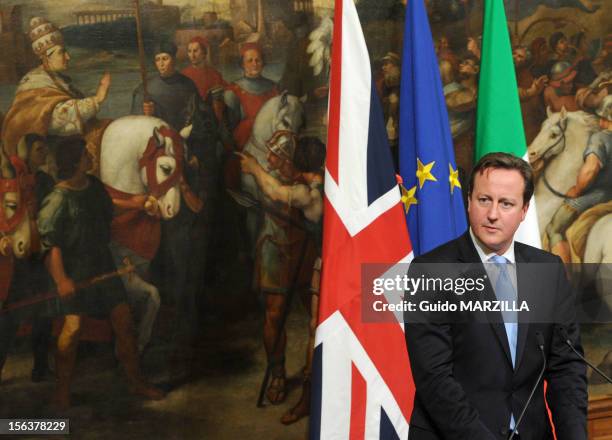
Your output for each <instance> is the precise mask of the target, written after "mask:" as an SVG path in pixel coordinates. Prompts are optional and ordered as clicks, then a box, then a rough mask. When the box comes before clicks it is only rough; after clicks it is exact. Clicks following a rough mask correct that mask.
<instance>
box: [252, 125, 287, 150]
mask: <svg viewBox="0 0 612 440" xmlns="http://www.w3.org/2000/svg"><path fill="white" fill-rule="evenodd" d="M283 135H285V136H288V137H289V138H291V141H292V142H293V143H294V144H297V138H298V135H297V133H296V132H294V131H293V130H287V129H278V130H276V131H275V132H274V133H272V134H271V135H270V137H269V138H268V139H267V140H266V141H265V142H264V143H263V144H262V143H261V142H259V141H258V140H257V139H255V136H253V134H251V137H250V138H249V143H251V144H252V145H253V146H254V147H255V148H257V149H258V150H259V151H261V152H264V153H269V152H270V146H271V145H272V144H273V143H274V142H275V141H276V140H278V138H279V137H281V136H283Z"/></svg>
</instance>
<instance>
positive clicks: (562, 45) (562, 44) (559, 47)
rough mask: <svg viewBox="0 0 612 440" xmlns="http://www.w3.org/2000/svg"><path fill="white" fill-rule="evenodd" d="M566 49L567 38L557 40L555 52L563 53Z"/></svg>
mask: <svg viewBox="0 0 612 440" xmlns="http://www.w3.org/2000/svg"><path fill="white" fill-rule="evenodd" d="M567 49H568V44H567V39H565V38H561V39H560V40H559V41H557V45H556V46H555V52H556V53H558V54H561V55H562V54H565V52H567Z"/></svg>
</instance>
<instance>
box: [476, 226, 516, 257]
mask: <svg viewBox="0 0 612 440" xmlns="http://www.w3.org/2000/svg"><path fill="white" fill-rule="evenodd" d="M470 237H471V238H472V243H474V247H475V248H476V252H478V256H479V257H480V261H482V262H483V263H490V261H489V258H491V257H492V256H494V255H497V254H496V253H495V252H490V253H488V254H487V253H485V251H484V250H483V249H482V247H481V246H482V243H481V242H480V240H479V239H478V238H477V237H476V236H475V235H474V232H473V231H472V228H470ZM501 256H502V257H504V258H505V259H506V260H508V261H509V262H510V263H511V264H514V263H515V262H516V260H515V258H514V238H513V239H512V243H510V247H509V248H508V250H507V251H506V252H505V253H503V254H502V255H501Z"/></svg>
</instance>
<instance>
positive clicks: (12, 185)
mask: <svg viewBox="0 0 612 440" xmlns="http://www.w3.org/2000/svg"><path fill="white" fill-rule="evenodd" d="M8 192H16V193H20V192H21V191H20V185H19V179H18V178H15V179H2V178H0V202H2V201H3V200H4V195H5V194H6V193H8ZM26 205H27V204H26V203H24V201H20V203H19V206H18V208H17V211H16V212H15V214H14V215H13V216H12V217H11V218H8V217H7V215H6V212H5V210H4V203H0V233H1V234H2V235H3V236H5V235H8V234H10V233H12V232H13V231H14V230H15V228H16V227H17V225H19V224H20V223H21V222H22V221H23V217H24V216H25V214H26V212H27V206H26Z"/></svg>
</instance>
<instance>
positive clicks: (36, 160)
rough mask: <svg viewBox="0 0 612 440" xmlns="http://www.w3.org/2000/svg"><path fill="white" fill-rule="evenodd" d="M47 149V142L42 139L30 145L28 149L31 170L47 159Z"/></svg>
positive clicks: (34, 169)
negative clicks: (30, 147)
mask: <svg viewBox="0 0 612 440" xmlns="http://www.w3.org/2000/svg"><path fill="white" fill-rule="evenodd" d="M48 152H49V149H48V148H47V144H45V143H44V142H42V141H36V142H34V144H33V145H32V149H31V150H30V157H29V161H30V163H29V165H30V169H31V170H32V171H36V170H37V169H38V168H40V167H41V166H43V165H44V164H45V162H46V161H47V153H48Z"/></svg>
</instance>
